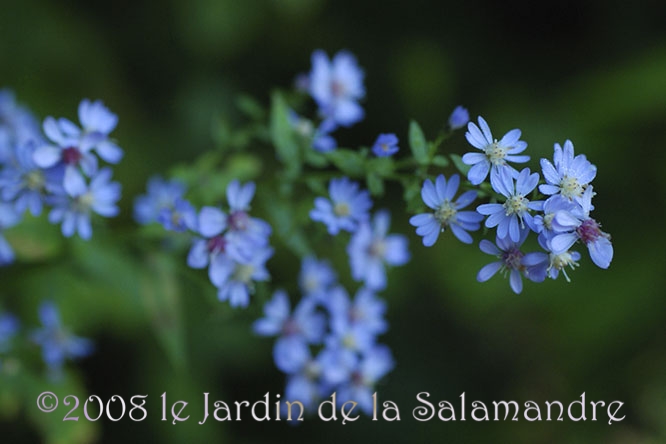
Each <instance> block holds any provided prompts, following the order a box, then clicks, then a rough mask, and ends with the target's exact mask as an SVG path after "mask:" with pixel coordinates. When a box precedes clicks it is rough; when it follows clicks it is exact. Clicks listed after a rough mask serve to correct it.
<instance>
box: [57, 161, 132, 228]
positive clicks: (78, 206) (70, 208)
mask: <svg viewBox="0 0 666 444" xmlns="http://www.w3.org/2000/svg"><path fill="white" fill-rule="evenodd" d="M119 199H120V184H119V183H117V182H111V170H110V169H109V168H103V169H101V170H100V171H99V172H98V173H97V174H96V175H95V176H93V178H92V179H91V180H90V184H89V185H85V184H84V188H83V189H82V190H80V191H79V192H77V193H76V194H74V195H71V196H70V195H67V194H65V193H64V191H63V190H60V191H59V192H57V193H56V194H55V195H54V196H51V197H50V198H49V201H50V203H51V204H52V205H53V209H52V210H51V212H50V213H49V222H51V223H52V224H56V223H61V222H62V227H61V229H62V234H63V235H64V236H65V237H71V236H73V235H74V234H75V233H78V234H79V236H81V238H82V239H85V240H88V239H90V238H91V236H92V226H91V222H90V215H91V214H92V213H97V214H99V215H101V216H104V217H113V216H116V215H117V214H118V211H119V210H118V207H117V206H116V203H117V202H118V200H119Z"/></svg>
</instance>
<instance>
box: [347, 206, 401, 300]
mask: <svg viewBox="0 0 666 444" xmlns="http://www.w3.org/2000/svg"><path fill="white" fill-rule="evenodd" d="M390 223H391V215H390V214H389V212H388V211H386V210H383V211H378V212H377V213H376V214H375V216H374V218H373V220H372V226H371V225H370V224H369V223H367V222H363V223H361V225H360V226H359V228H358V230H356V232H355V233H354V234H353V236H352V238H351V240H350V242H349V245H348V246H347V254H348V255H349V261H350V264H351V270H352V277H353V278H354V279H355V280H357V281H363V282H364V283H365V285H366V286H367V287H368V288H371V289H374V290H383V289H384V288H386V271H385V270H384V267H385V265H389V266H398V265H404V264H406V263H407V262H408V261H409V251H408V249H407V237H405V236H403V235H401V234H388V229H389V225H390Z"/></svg>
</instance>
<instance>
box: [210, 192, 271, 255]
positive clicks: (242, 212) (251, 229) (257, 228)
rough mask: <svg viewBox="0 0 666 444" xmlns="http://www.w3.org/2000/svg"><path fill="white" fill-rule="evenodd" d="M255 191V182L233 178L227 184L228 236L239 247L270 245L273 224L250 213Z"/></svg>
mask: <svg viewBox="0 0 666 444" xmlns="http://www.w3.org/2000/svg"><path fill="white" fill-rule="evenodd" d="M254 192H255V184H254V182H248V183H246V184H245V185H241V184H240V182H239V181H237V180H232V181H231V182H230V183H229V185H228V186H227V202H228V204H229V215H228V216H227V220H226V222H227V227H228V234H227V236H228V239H229V241H230V242H231V243H236V244H237V245H238V248H242V247H243V246H245V245H251V246H254V247H263V246H266V245H268V237H269V236H270V234H271V231H272V230H271V226H270V225H269V224H268V223H267V222H266V221H264V220H262V219H258V218H255V217H251V216H250V215H249V211H250V202H252V198H253V197H254ZM204 235H205V234H204Z"/></svg>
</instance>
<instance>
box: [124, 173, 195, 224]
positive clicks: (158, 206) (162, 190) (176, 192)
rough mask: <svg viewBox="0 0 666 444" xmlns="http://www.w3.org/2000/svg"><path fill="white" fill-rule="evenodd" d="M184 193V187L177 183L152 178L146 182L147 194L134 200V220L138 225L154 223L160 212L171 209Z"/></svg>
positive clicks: (157, 177)
mask: <svg viewBox="0 0 666 444" xmlns="http://www.w3.org/2000/svg"><path fill="white" fill-rule="evenodd" d="M185 191H186V189H185V185H183V184H182V183H180V182H178V181H175V180H170V181H167V180H164V179H162V178H161V177H159V176H156V177H152V178H151V179H150V180H149V181H148V193H147V194H144V195H141V196H137V198H136V199H135V200H134V219H135V220H136V221H137V222H138V223H140V224H149V223H152V222H156V221H157V218H158V216H159V214H160V213H161V212H162V210H164V209H170V208H171V209H173V207H174V206H175V204H176V200H178V199H181V198H182V197H183V196H184V195H185Z"/></svg>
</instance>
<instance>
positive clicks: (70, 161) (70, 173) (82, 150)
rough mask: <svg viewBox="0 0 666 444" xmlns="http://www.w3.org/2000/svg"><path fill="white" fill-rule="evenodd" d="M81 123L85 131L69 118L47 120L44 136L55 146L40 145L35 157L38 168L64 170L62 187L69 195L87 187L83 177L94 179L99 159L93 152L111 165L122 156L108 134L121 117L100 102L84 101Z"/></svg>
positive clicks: (80, 106) (49, 118) (80, 112)
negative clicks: (92, 177)
mask: <svg viewBox="0 0 666 444" xmlns="http://www.w3.org/2000/svg"><path fill="white" fill-rule="evenodd" d="M79 121H80V122H81V125H82V128H79V127H78V126H77V125H76V124H74V123H73V122H72V121H70V120H68V119H66V118H60V119H58V120H56V119H55V118H53V117H47V118H46V119H45V120H44V125H43V129H44V134H46V137H47V138H48V139H49V140H50V141H51V142H53V143H54V145H41V146H39V147H38V148H37V150H36V151H35V153H34V155H33V159H34V161H35V163H36V164H37V166H39V167H41V168H51V167H55V166H58V167H60V168H63V169H64V173H63V186H64V189H65V191H67V193H68V194H70V195H72V196H74V195H76V194H79V193H80V192H81V190H82V189H83V188H84V187H85V180H84V178H83V176H82V174H81V172H83V174H85V175H86V176H88V177H91V176H92V175H93V174H95V173H96V171H97V158H96V157H95V156H94V152H97V154H98V155H99V156H100V157H101V158H102V159H103V160H105V161H107V162H109V163H118V162H119V161H120V159H121V158H122V156H123V152H122V149H120V148H119V147H118V146H117V145H116V144H115V143H114V142H113V141H112V140H111V139H109V133H110V132H111V131H113V129H114V128H115V127H116V125H117V123H118V117H117V116H116V115H115V114H113V113H111V112H110V111H109V110H108V109H107V108H106V107H105V106H104V105H103V104H102V102H101V101H95V102H90V101H89V100H87V99H84V100H82V101H81V103H80V104H79Z"/></svg>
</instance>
